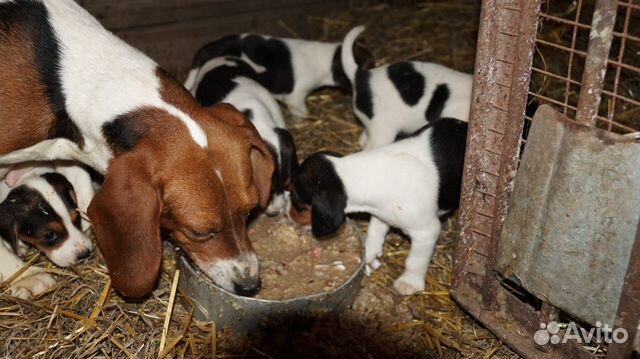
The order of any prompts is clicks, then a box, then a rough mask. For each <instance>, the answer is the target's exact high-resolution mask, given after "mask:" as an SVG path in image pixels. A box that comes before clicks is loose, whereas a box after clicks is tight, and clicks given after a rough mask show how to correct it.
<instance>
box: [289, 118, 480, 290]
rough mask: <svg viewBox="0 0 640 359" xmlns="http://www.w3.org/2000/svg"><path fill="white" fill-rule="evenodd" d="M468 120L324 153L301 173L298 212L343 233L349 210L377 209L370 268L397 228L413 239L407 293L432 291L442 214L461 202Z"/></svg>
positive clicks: (403, 284)
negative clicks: (428, 285) (343, 152)
mask: <svg viewBox="0 0 640 359" xmlns="http://www.w3.org/2000/svg"><path fill="white" fill-rule="evenodd" d="M466 138H467V123H466V122H463V121H459V120H456V119H451V118H446V119H445V118H443V119H440V120H437V121H435V122H433V123H431V124H428V125H426V126H424V127H423V128H422V129H420V130H418V131H417V132H415V133H414V134H412V135H411V136H410V137H408V138H406V139H403V140H401V141H398V142H395V143H393V144H390V145H387V146H383V147H379V148H377V149H373V150H370V151H363V152H358V153H354V154H351V155H348V156H344V157H339V156H336V155H333V154H329V153H317V154H314V155H312V156H311V157H309V158H308V159H307V160H305V161H304V162H303V163H302V164H301V165H300V167H299V168H298V170H297V171H296V173H295V174H294V177H293V181H292V189H291V203H292V206H291V213H290V214H291V217H292V218H293V219H294V220H295V221H297V222H298V223H301V224H306V223H309V222H310V223H311V227H312V232H313V234H314V235H315V236H320V237H321V236H326V235H329V234H331V233H333V232H335V231H336V230H337V229H338V228H339V227H340V226H341V225H342V223H344V221H345V215H346V214H347V213H355V212H365V213H370V214H371V220H370V222H369V229H368V231H367V238H366V241H365V255H366V257H365V260H366V263H367V265H368V267H369V269H377V268H378V267H379V266H380V262H379V258H380V257H381V256H382V245H383V243H384V240H385V236H386V234H387V232H388V230H389V227H397V228H399V229H401V230H402V231H403V232H404V233H405V234H407V235H408V236H410V237H411V251H410V253H409V256H408V258H407V260H406V263H405V270H404V273H403V274H402V275H401V276H400V277H399V278H398V279H397V280H396V281H395V283H394V287H395V289H396V290H397V291H398V293H400V294H404V295H408V294H412V293H415V292H418V291H421V290H424V280H425V275H426V272H427V267H428V266H429V261H430V259H431V255H432V253H433V249H434V247H435V244H436V241H437V240H438V235H439V233H440V219H439V215H440V214H442V212H443V211H451V210H454V209H456V208H457V207H458V202H459V200H460V187H461V182H462V169H463V163H464V153H465V144H466Z"/></svg>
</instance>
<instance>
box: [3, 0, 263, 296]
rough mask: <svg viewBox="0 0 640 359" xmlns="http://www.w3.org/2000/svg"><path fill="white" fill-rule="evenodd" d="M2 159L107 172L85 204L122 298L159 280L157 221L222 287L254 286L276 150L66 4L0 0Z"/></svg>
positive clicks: (248, 289) (243, 290)
mask: <svg viewBox="0 0 640 359" xmlns="http://www.w3.org/2000/svg"><path fill="white" fill-rule="evenodd" d="M0 154H3V155H2V156H0V165H4V166H9V165H12V164H15V163H20V162H24V161H34V160H35V161H43V160H49V159H72V160H77V161H80V162H83V163H85V164H88V165H90V166H92V167H93V168H95V169H96V170H97V171H98V172H101V173H103V174H105V181H104V183H103V185H102V189H101V190H100V191H99V192H98V193H97V194H96V196H95V198H94V199H93V201H92V202H91V205H90V207H89V211H88V212H89V217H90V218H91V221H92V225H93V227H94V231H95V234H96V238H97V240H98V244H99V246H100V249H101V250H102V253H103V256H104V258H105V260H106V263H107V266H108V269H109V275H110V276H111V278H112V283H113V286H114V287H115V288H116V289H117V290H118V291H120V292H121V293H122V294H123V295H125V296H129V297H142V296H145V295H146V294H148V293H149V292H150V291H151V289H152V288H153V287H154V285H155V282H156V279H157V276H158V271H159V268H160V261H161V255H162V245H161V238H160V232H161V228H162V229H164V230H166V232H168V234H169V235H170V236H172V237H173V238H174V239H175V240H176V241H177V242H178V243H179V244H180V245H181V246H182V247H183V248H184V250H185V251H186V253H187V254H188V255H189V256H190V257H191V259H192V260H193V261H194V262H195V263H196V264H197V265H198V266H199V267H200V268H202V270H203V271H204V272H205V273H206V274H207V275H208V276H209V277H211V278H212V280H213V281H214V282H215V283H217V284H218V285H220V286H221V287H223V288H225V289H227V290H229V291H233V292H236V293H239V294H243V295H251V294H254V293H255V292H257V290H258V289H259V287H260V279H259V274H258V260H257V258H256V255H255V252H254V251H253V249H252V247H251V243H250V242H249V240H248V237H247V234H246V230H245V221H246V217H247V216H248V214H249V212H251V210H252V209H253V208H254V207H255V206H256V205H258V204H261V205H265V204H266V203H267V201H268V199H269V194H270V193H269V192H270V183H271V176H272V173H273V169H274V163H273V158H272V156H271V154H270V152H269V149H268V148H267V147H266V145H265V144H264V142H263V141H262V140H261V139H260V136H259V135H258V133H257V131H256V130H255V128H254V127H253V126H252V125H251V123H250V122H249V121H247V120H246V118H245V117H244V116H243V115H242V114H241V113H240V112H238V111H237V110H236V109H235V108H233V107H232V106H229V105H224V104H222V105H217V106H214V107H210V108H207V109H205V108H202V107H201V106H199V105H198V104H197V103H196V102H195V100H194V99H193V97H192V96H191V95H190V94H189V92H187V91H186V90H185V89H184V87H182V85H180V84H179V83H177V82H176V81H175V80H174V79H172V78H171V77H170V76H168V75H167V74H166V73H165V72H164V71H162V70H161V69H160V68H159V67H158V65H157V64H156V63H155V62H153V61H152V60H151V59H149V58H148V57H147V56H145V55H144V54H142V53H141V52H139V51H137V50H136V49H134V48H132V47H131V46H129V45H127V44H125V43H124V42H122V41H121V40H119V39H118V38H117V37H116V36H114V35H113V34H111V33H110V32H109V31H107V30H105V29H104V28H103V27H102V26H101V25H100V24H99V23H98V21H97V20H96V19H95V18H93V17H92V16H91V15H90V14H88V13H87V12H86V11H85V10H84V9H82V8H81V7H80V6H79V5H78V4H76V3H75V2H74V1H72V0H14V1H10V0H0Z"/></svg>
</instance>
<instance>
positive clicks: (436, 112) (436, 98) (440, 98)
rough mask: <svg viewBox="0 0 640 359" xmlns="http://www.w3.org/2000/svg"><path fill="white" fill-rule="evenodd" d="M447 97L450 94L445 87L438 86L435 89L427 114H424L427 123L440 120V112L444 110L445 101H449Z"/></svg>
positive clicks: (442, 85)
mask: <svg viewBox="0 0 640 359" xmlns="http://www.w3.org/2000/svg"><path fill="white" fill-rule="evenodd" d="M449 95H450V92H449V87H448V86H447V85H445V84H440V85H438V86H436V89H435V90H434V91H433V95H432V96H431V100H429V106H428V107H427V112H426V113H425V117H426V118H427V121H428V122H431V121H434V120H437V119H439V118H440V116H441V115H442V111H443V110H444V106H445V105H446V104H447V100H449Z"/></svg>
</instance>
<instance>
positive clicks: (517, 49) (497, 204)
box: [454, 0, 541, 309]
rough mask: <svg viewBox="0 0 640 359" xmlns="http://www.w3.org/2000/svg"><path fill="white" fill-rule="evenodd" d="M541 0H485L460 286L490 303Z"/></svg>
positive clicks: (467, 168)
mask: <svg viewBox="0 0 640 359" xmlns="http://www.w3.org/2000/svg"><path fill="white" fill-rule="evenodd" d="M540 3H541V1H540V0H535V1H527V0H510V1H497V0H484V1H483V3H482V13H481V20H480V29H479V36H478V47H477V54H476V69H475V74H474V87H473V95H472V105H471V115H470V121H469V136H467V138H468V142H467V153H466V158H465V164H466V165H465V173H464V178H463V198H462V202H461V214H460V218H461V219H460V223H461V224H462V228H461V233H460V237H459V242H458V246H457V250H456V253H455V260H456V265H455V267H454V278H455V279H454V280H455V282H454V287H459V286H472V287H475V288H476V289H478V288H481V289H482V293H483V295H482V301H483V306H484V307H485V309H491V308H494V307H495V305H496V303H495V298H496V293H495V289H496V286H497V285H498V283H497V282H496V280H495V278H494V276H493V275H491V274H490V273H491V270H492V268H493V266H494V264H495V256H496V249H497V246H498V238H499V234H500V230H501V228H502V223H503V221H504V214H505V212H506V209H507V202H508V199H509V197H510V194H511V187H512V183H513V177H514V175H515V169H516V166H517V163H518V150H519V148H520V146H519V145H520V134H521V133H522V127H523V124H524V113H525V107H526V101H527V93H528V90H529V79H530V75H531V63H532V60H533V54H534V49H535V36H536V32H537V24H538V13H539V11H540ZM489 94H491V95H490V96H489ZM461 281H466V283H462V282H461Z"/></svg>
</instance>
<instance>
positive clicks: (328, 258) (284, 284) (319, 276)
mask: <svg viewBox="0 0 640 359" xmlns="http://www.w3.org/2000/svg"><path fill="white" fill-rule="evenodd" d="M248 233H249V238H250V239H251V243H252V244H253V248H254V249H255V251H256V253H257V255H258V259H259V261H260V278H261V279H262V290H261V291H260V292H259V293H258V295H257V296H256V297H257V298H260V299H270V300H285V299H290V298H297V297H302V296H306V295H310V294H315V293H322V292H329V291H332V290H334V289H336V288H338V287H339V286H340V285H342V284H343V283H344V282H346V281H347V279H349V278H350V277H351V276H352V275H353V273H354V272H355V271H356V270H357V269H358V268H359V266H360V262H361V255H362V244H361V242H360V239H359V238H358V236H357V235H356V233H354V229H353V227H352V226H345V228H344V230H342V231H341V232H340V233H338V234H336V235H335V236H332V237H330V238H327V239H320V240H319V239H316V238H315V237H313V235H312V234H311V231H310V229H309V228H308V227H300V226H297V225H295V224H293V223H292V222H291V221H289V220H288V219H287V218H285V217H283V216H276V217H267V216H264V215H263V216H259V217H257V218H255V219H254V220H253V221H252V222H251V223H250V225H249V232H248Z"/></svg>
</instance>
